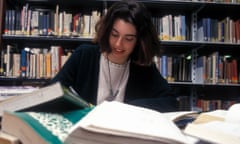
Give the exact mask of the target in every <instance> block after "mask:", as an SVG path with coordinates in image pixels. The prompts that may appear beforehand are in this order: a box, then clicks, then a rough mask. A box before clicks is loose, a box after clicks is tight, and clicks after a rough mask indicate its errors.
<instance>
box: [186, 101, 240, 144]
mask: <svg viewBox="0 0 240 144" xmlns="http://www.w3.org/2000/svg"><path fill="white" fill-rule="evenodd" d="M239 112H240V104H234V105H232V106H231V107H230V108H229V109H228V110H215V111H211V112H205V113H201V114H200V115H199V116H198V117H197V119H196V120H195V121H194V122H193V123H190V124H188V125H187V127H186V128H185V130H184V132H185V133H186V134H188V135H191V136H194V137H197V138H200V139H202V140H205V141H209V142H211V143H217V144H240V114H239Z"/></svg>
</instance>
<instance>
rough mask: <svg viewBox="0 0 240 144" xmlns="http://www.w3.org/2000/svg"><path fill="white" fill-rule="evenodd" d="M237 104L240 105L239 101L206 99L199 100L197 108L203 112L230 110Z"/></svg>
mask: <svg viewBox="0 0 240 144" xmlns="http://www.w3.org/2000/svg"><path fill="white" fill-rule="evenodd" d="M235 103H239V101H237V100H220V99H218V100H206V99H197V102H196V106H197V107H198V108H200V109H201V110H202V111H204V112H206V111H213V110H217V109H225V110H226V109H228V108H229V107H230V106H232V105H233V104H235Z"/></svg>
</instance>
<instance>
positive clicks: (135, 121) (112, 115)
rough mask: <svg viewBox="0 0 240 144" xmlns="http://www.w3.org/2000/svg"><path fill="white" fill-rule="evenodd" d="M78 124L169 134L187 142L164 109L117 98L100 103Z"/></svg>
mask: <svg viewBox="0 0 240 144" xmlns="http://www.w3.org/2000/svg"><path fill="white" fill-rule="evenodd" d="M75 127H81V128H84V129H87V130H90V131H95V132H100V133H107V134H114V135H121V136H130V137H141V138H145V139H154V140H158V139H161V138H167V139H172V140H176V141H180V142H183V143H187V140H186V137H185V136H184V135H183V134H182V132H181V131H180V129H178V128H177V126H176V125H174V123H173V122H172V121H170V120H168V119H167V118H166V117H164V115H162V113H159V112H157V111H153V110H150V109H145V108H142V107H136V106H132V105H128V104H123V103H120V102H115V101H114V102H103V103H102V104H100V105H98V106H97V107H96V108H95V109H94V110H93V111H91V112H90V113H89V114H88V115H87V116H85V117H84V118H83V119H82V120H81V121H80V122H79V123H78V124H77V125H76V126H75ZM73 129H74V128H73Z"/></svg>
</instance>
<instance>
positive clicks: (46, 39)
mask: <svg viewBox="0 0 240 144" xmlns="http://www.w3.org/2000/svg"><path fill="white" fill-rule="evenodd" d="M115 1H116V0H90V1H89V2H84V1H75V0H68V2H66V1H65V0H58V1H54V0H22V1H17V0H5V1H1V2H0V8H1V12H0V21H2V23H0V27H1V29H0V33H1V38H0V44H1V48H0V50H1V52H2V53H4V52H5V51H6V49H7V46H8V45H11V46H13V47H14V48H16V49H17V50H18V52H19V53H20V50H21V49H23V48H26V47H28V48H40V49H44V48H47V49H50V48H51V46H61V47H62V48H63V50H68V51H71V50H74V48H76V47H77V45H79V44H81V43H90V42H91V40H92V37H91V36H83V35H78V36H76V35H75V36H74V35H70V36H69V35H51V34H50V35H49V34H46V35H44V34H41V35H32V34H27V35H26V34H8V33H7V34H6V33H5V31H4V30H5V29H6V25H5V16H6V13H7V10H22V9H23V7H24V6H26V5H27V4H28V7H29V9H30V10H37V11H43V12H45V13H48V12H49V13H50V12H55V13H56V11H57V6H59V7H58V10H59V11H58V12H59V13H60V12H63V11H65V12H66V13H68V14H72V16H74V15H76V14H77V13H81V14H89V13H91V12H92V11H95V10H96V11H98V12H100V13H103V12H104V10H105V9H106V8H108V7H109V6H110V5H111V4H113V3H114V2H115ZM141 2H143V3H144V4H145V5H146V6H147V8H148V9H149V10H150V12H151V13H152V17H153V21H154V22H155V24H156V28H157V29H158V31H159V36H160V38H161V45H162V49H163V52H164V53H163V54H164V55H166V56H168V57H174V58H177V59H175V61H177V62H180V61H182V60H184V62H183V63H182V64H185V66H187V65H188V68H186V69H183V68H181V69H180V70H179V68H178V67H179V63H178V64H177V67H175V68H174V67H172V69H173V70H174V72H172V76H171V77H173V78H172V79H171V80H169V84H170V86H171V87H172V89H173V95H176V96H180V97H181V96H182V97H183V99H187V102H185V103H188V104H190V105H187V107H188V108H192V107H194V106H196V105H197V104H198V100H199V98H203V99H207V100H215V99H220V100H223V101H227V100H229V101H235V102H236V101H239V99H240V90H239V86H240V85H239V81H240V80H239V79H240V78H239V77H240V76H239V75H240V74H239V71H240V69H239V58H238V57H239V54H240V49H239V47H240V42H239V40H237V38H238V37H239V36H240V34H239V33H240V32H238V33H237V30H236V29H234V33H235V35H234V36H231V39H230V38H229V36H230V35H223V36H225V39H224V40H222V39H221V40H220V39H218V38H217V37H216V35H215V38H210V37H209V39H207V40H206V39H204V36H203V35H200V36H199V34H201V33H200V32H199V27H198V25H200V24H198V22H199V21H200V20H202V19H203V18H208V19H210V20H218V22H220V21H222V20H224V19H226V18H229V19H230V20H232V21H231V22H235V21H237V20H240V15H239V14H238V11H239V8H240V3H239V2H235V3H233V2H224V1H222V2H217V1H211V2H208V1H204V0H192V1H190V0H189V1H186V0H174V1H173V0H157V1H151V0H141ZM165 16H168V18H170V17H171V18H172V19H174V17H177V16H184V25H183V26H184V35H181V34H182V31H180V30H179V28H182V29H183V27H179V28H177V27H176V24H175V23H171V24H173V27H172V29H171V30H170V31H167V32H168V36H167V38H166V39H165V36H164V33H165V32H166V31H163V29H166V28H165V27H164V28H163V24H160V22H161V21H162V20H163V17H165ZM72 18H73V17H72ZM1 19H2V20H1ZM175 21H177V20H174V22H175ZM171 22H173V21H171ZM159 26H162V27H159ZM215 27H216V25H215ZM168 29H169V27H168ZM71 30H72V31H73V29H71ZM177 30H178V31H179V33H181V34H180V35H177ZM72 31H71V32H72ZM239 31H240V30H239ZM179 33H178V34H179ZM212 33H213V34H217V33H218V32H212ZM238 34H239V36H238ZM201 36H202V37H201ZM226 36H228V37H226ZM233 37H234V40H233V39H232V38H233ZM200 38H201V39H200ZM214 52H218V57H220V56H221V57H223V56H227V55H230V56H231V57H232V58H233V59H236V60H237V62H238V67H237V70H238V73H237V82H234V83H233V82H232V80H227V81H225V82H224V83H223V82H221V83H220V82H218V81H216V82H212V81H211V80H210V81H205V80H202V81H203V82H199V81H198V80H196V79H198V78H196V76H197V74H198V73H199V72H197V62H198V57H200V56H207V57H209V56H210V55H211V54H213V53H214ZM188 57H189V59H187V58H188ZM229 61H231V59H229ZM1 63H3V56H1ZM1 68H2V65H1ZM176 69H178V70H176ZM214 69H215V70H216V69H217V70H218V71H220V70H219V68H218V67H216V68H214ZM216 73H218V72H215V74H216ZM183 74H184V79H180V78H179V77H182V76H183ZM48 80H49V78H45V77H39V78H37V77H34V76H29V77H21V76H18V77H12V76H6V75H5V74H4V73H1V77H0V85H6V84H7V85H31V84H32V85H44V83H45V82H47V81H48ZM208 103H209V102H208ZM184 107H186V106H184Z"/></svg>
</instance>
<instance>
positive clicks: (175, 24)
mask: <svg viewBox="0 0 240 144" xmlns="http://www.w3.org/2000/svg"><path fill="white" fill-rule="evenodd" d="M152 21H153V23H154V25H155V27H156V29H157V32H158V35H159V37H160V39H161V40H186V35H187V34H186V16H184V15H172V14H169V15H165V16H162V17H153V18H152Z"/></svg>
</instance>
